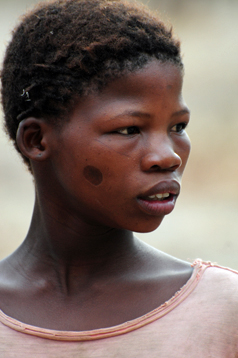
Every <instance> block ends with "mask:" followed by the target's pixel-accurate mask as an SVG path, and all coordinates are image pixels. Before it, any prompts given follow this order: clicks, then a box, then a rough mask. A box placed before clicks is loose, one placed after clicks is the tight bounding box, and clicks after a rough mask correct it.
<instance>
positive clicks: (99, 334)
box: [0, 259, 211, 341]
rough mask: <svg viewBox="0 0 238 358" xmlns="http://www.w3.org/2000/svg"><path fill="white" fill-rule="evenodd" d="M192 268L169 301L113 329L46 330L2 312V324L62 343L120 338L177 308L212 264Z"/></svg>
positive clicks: (196, 265) (0, 316) (0, 317)
mask: <svg viewBox="0 0 238 358" xmlns="http://www.w3.org/2000/svg"><path fill="white" fill-rule="evenodd" d="M191 266H192V267H194V270H193V273H192V275H191V277H190V278H189V280H188V281H187V283H186V284H185V285H184V286H182V288H181V289H180V290H179V291H177V292H176V293H175V295H174V296H173V297H171V298H170V299H169V300H168V301H166V302H165V303H163V304H162V305H160V306H159V307H158V308H156V309H154V310H152V311H150V312H148V313H146V314H145V315H143V316H141V317H138V318H136V319H133V320H131V321H128V322H125V323H122V324H119V325H116V326H113V327H108V328H100V329H94V330H89V331H60V330H53V329H46V328H41V327H37V326H33V325H29V324H26V323H23V322H21V321H18V320H17V319H15V318H12V317H10V316H8V315H6V314H5V313H4V312H3V311H1V310H0V322H1V323H2V324H4V325H5V326H7V327H9V328H12V329H14V330H15V331H18V332H22V333H26V334H30V335H33V336H37V337H41V338H47V339H53V340H60V341H91V340H95V339H102V338H109V337H113V336H118V335H121V334H124V333H128V332H131V331H134V330H136V329H138V328H141V327H143V326H145V325H147V324H149V323H151V322H153V321H155V320H157V319H159V318H161V317H163V316H165V315H166V314H167V313H169V312H170V311H172V310H173V309H174V308H175V307H177V306H178V305H179V304H180V303H181V302H183V301H184V300H185V299H186V298H187V297H188V296H189V295H190V293H191V292H192V291H193V290H194V288H195V287H196V286H197V284H198V282H199V280H200V278H201V276H202V274H203V272H204V271H205V269H206V268H207V267H208V266H211V263H210V262H203V261H201V260H200V259H198V260H196V261H194V262H193V264H192V265H191Z"/></svg>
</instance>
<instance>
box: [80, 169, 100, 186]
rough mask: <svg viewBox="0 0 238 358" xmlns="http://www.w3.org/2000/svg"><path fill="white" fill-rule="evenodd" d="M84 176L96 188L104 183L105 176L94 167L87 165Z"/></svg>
mask: <svg viewBox="0 0 238 358" xmlns="http://www.w3.org/2000/svg"><path fill="white" fill-rule="evenodd" d="M83 175H84V177H85V179H86V180H87V181H88V182H89V183H91V184H93V185H95V186H98V185H100V184H101V183H102V181H103V175H102V173H101V171H100V170H99V169H97V168H96V167H93V166H92V165H87V166H86V167H85V168H84V170H83Z"/></svg>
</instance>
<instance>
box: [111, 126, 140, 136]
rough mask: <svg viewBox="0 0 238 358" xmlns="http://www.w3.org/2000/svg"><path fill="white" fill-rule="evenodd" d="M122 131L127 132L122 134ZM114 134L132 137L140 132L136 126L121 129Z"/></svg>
mask: <svg viewBox="0 0 238 358" xmlns="http://www.w3.org/2000/svg"><path fill="white" fill-rule="evenodd" d="M123 131H127V133H122V132H123ZM116 133H119V134H122V135H133V134H138V133H140V130H139V128H138V127H136V126H131V127H126V128H123V129H119V130H118V131H117V132H116Z"/></svg>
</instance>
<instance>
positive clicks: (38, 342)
mask: <svg viewBox="0 0 238 358" xmlns="http://www.w3.org/2000/svg"><path fill="white" fill-rule="evenodd" d="M182 78H183V64H182V60H181V55H180V44H179V42H178V41H177V40H175V39H174V37H173V35H172V32H171V30H169V29H167V28H166V27H165V25H164V24H163V23H162V22H161V21H160V20H159V19H158V18H157V17H155V16H154V15H152V14H151V13H150V12H149V11H148V10H147V9H145V8H143V7H142V6H141V5H135V4H129V3H124V2H122V1H120V0H57V1H53V2H44V3H42V4H41V5H39V6H38V7H37V8H36V9H35V10H34V11H33V12H31V13H28V14H27V15H26V16H25V18H24V19H23V20H22V22H21V24H20V25H19V26H18V28H17V29H16V30H15V31H14V33H13V38H12V41H11V43H10V44H9V46H8V49H7V52H6V55H5V59H4V64H3V70H2V103H3V109H4V113H5V126H6V129H7V132H8V134H9V136H10V138H11V139H12V140H13V141H14V143H15V146H16V149H17V150H18V151H19V152H20V153H21V155H22V157H23V159H24V161H25V163H26V165H28V167H29V170H30V172H31V173H32V175H33V176H34V183H35V191H36V200H35V207H34V211H33V217H32V222H31V225H30V228H29V232H28V234H27V236H26V239H25V240H24V242H23V244H22V245H21V246H20V247H19V248H18V249H17V250H16V251H15V252H14V253H13V254H12V255H11V256H9V257H7V258H6V259H5V260H3V261H1V263H0V309H1V311H0V353H1V354H0V356H1V357H4V358H5V357H7V358H9V357H18V358H21V357H24V358H25V357H83V358H87V357H100V358H104V357H119V358H120V357H129V358H134V357H150V358H153V357H160V358H172V357H189V358H191V357H214V358H221V357H223V358H224V357H228V358H231V357H234V358H235V357H238V275H237V272H235V271H232V270H229V269H223V268H220V267H218V266H215V265H212V264H211V263H203V262H201V261H199V260H197V261H196V262H194V263H193V265H192V266H191V265H190V264H189V263H187V262H183V261H180V260H178V259H176V258H174V257H171V256H168V255H166V254H165V253H163V252H160V251H157V250H155V249H154V248H152V247H150V246H148V245H146V244H144V243H143V242H141V241H140V240H138V239H137V238H136V237H135V236H134V235H133V233H132V232H133V231H136V232H149V231H152V230H155V229H156V228H157V227H158V226H159V225H160V223H161V221H162V220H163V218H164V216H165V215H167V214H169V213H170V212H171V211H172V210H173V208H174V205H175V202H176V199H177V197H178V195H179V192H180V183H181V177H182V174H183V171H184V168H185V165H186V162H187V159H188V156H189V150H190V142H189V139H188V137H187V134H186V131H185V128H186V126H187V124H188V121H189V109H188V107H187V106H186V104H185V102H184V100H183V98H182V94H181V91H182Z"/></svg>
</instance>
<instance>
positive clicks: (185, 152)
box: [180, 134, 191, 166]
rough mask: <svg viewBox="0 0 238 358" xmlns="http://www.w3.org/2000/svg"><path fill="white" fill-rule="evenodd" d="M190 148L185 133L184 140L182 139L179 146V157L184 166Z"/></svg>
mask: <svg viewBox="0 0 238 358" xmlns="http://www.w3.org/2000/svg"><path fill="white" fill-rule="evenodd" d="M190 150H191V142H190V139H189V137H188V135H187V134H186V137H185V138H184V141H183V145H182V146H181V149H180V151H181V158H182V161H183V163H184V166H185V165H186V163H187V160H188V157H189V154H190Z"/></svg>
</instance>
